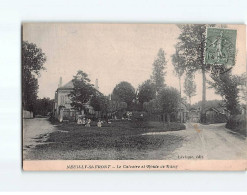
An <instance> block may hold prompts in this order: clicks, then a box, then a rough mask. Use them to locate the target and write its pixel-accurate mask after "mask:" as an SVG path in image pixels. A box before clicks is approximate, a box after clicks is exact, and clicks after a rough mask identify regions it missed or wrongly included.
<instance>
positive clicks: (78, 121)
mask: <svg viewBox="0 0 247 195" xmlns="http://www.w3.org/2000/svg"><path fill="white" fill-rule="evenodd" d="M77 124H78V125H81V124H82V120H81V118H80V117H79V118H78V119H77Z"/></svg>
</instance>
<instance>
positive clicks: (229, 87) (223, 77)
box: [208, 71, 239, 115]
mask: <svg viewBox="0 0 247 195" xmlns="http://www.w3.org/2000/svg"><path fill="white" fill-rule="evenodd" d="M211 78H212V79H213V81H208V83H209V85H210V86H211V88H214V89H215V91H216V93H217V94H220V95H221V96H222V97H223V99H224V101H225V103H226V108H227V110H229V111H230V114H231V115H236V114H239V109H238V107H239V89H238V85H239V83H238V77H237V76H233V75H232V74H231V72H230V71H228V72H225V73H223V74H219V75H218V74H214V73H212V74H211Z"/></svg>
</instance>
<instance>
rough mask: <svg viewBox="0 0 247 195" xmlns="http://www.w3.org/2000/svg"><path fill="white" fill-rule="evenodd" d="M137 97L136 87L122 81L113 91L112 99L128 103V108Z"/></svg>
mask: <svg viewBox="0 0 247 195" xmlns="http://www.w3.org/2000/svg"><path fill="white" fill-rule="evenodd" d="M135 97H136V94H135V88H134V87H133V86H132V85H131V84H130V83H128V82H126V81H122V82H120V83H119V84H117V85H116V87H115V88H114V89H113V92H112V99H113V100H116V101H119V102H125V103H127V105H128V108H130V106H131V104H132V102H133V100H134V99H135Z"/></svg>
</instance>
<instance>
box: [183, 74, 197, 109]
mask: <svg viewBox="0 0 247 195" xmlns="http://www.w3.org/2000/svg"><path fill="white" fill-rule="evenodd" d="M184 93H185V94H186V95H187V96H188V97H189V102H190V104H191V97H193V96H195V95H196V83H195V81H194V80H193V76H192V75H188V74H187V75H186V77H185V81H184Z"/></svg>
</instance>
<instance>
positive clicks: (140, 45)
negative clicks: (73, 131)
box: [23, 23, 246, 103]
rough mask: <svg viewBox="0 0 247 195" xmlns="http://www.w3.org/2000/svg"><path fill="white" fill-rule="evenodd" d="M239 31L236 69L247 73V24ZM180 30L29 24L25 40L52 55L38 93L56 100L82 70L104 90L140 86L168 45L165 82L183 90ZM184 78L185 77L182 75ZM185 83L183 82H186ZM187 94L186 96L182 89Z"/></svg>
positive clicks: (167, 26) (155, 26) (211, 92)
mask: <svg viewBox="0 0 247 195" xmlns="http://www.w3.org/2000/svg"><path fill="white" fill-rule="evenodd" d="M228 28H234V29H238V35H237V51H238V53H237V63H236V65H235V67H234V68H233V73H235V74H240V73H243V72H245V71H246V56H245V52H246V48H245V44H244V43H245V41H246V40H245V34H246V31H245V28H243V26H241V25H228ZM179 33H180V30H179V28H178V27H177V25H173V24H87V23H26V24H24V25H23V40H24V41H28V42H32V43H35V44H36V45H37V46H38V47H39V48H41V49H42V51H43V52H44V53H45V54H46V56H47V61H46V62H45V64H44V67H45V68H46V70H45V71H41V76H40V77H39V78H38V83H39V92H38V97H39V98H43V97H49V98H52V99H53V98H54V94H55V91H56V89H57V87H58V83H59V78H60V77H62V81H63V84H66V83H67V82H69V81H70V80H71V79H72V78H73V76H74V75H76V73H77V71H78V70H82V71H84V72H86V73H87V74H88V75H89V78H90V79H91V82H92V84H95V80H96V79H98V83H99V90H100V91H101V92H102V93H103V94H105V95H109V94H110V93H111V92H112V91H113V89H114V87H115V86H116V84H118V83H119V82H121V81H127V82H129V83H131V84H132V85H133V87H135V88H137V87H138V86H139V85H140V84H141V83H142V82H143V81H145V80H147V79H149V78H150V75H151V73H152V63H153V61H154V59H155V58H156V56H157V53H158V50H159V49H160V48H163V50H164V51H165V54H166V59H167V68H166V72H167V74H166V77H165V83H166V84H167V85H168V86H172V87H175V88H177V89H179V82H178V78H177V77H176V76H175V74H174V69H173V65H172V60H171V55H172V54H174V52H175V48H174V46H175V44H176V43H177V42H178V40H177V38H178V36H179ZM182 80H184V79H182ZM195 81H196V84H197V92H196V94H197V95H196V96H194V97H192V103H195V102H198V101H200V100H201V99H202V77H201V75H200V73H198V74H196V75H195ZM182 86H183V82H182ZM182 95H183V96H184V94H183V93H182ZM213 99H221V97H220V96H219V95H216V94H215V92H214V90H213V89H207V100H213Z"/></svg>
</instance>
